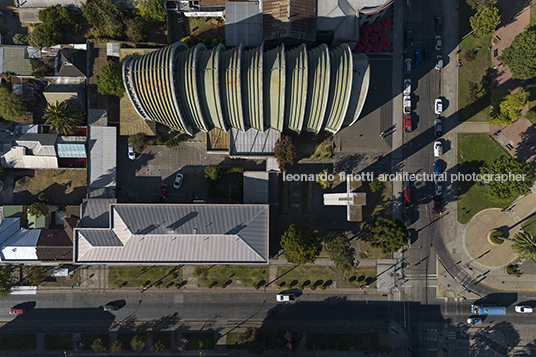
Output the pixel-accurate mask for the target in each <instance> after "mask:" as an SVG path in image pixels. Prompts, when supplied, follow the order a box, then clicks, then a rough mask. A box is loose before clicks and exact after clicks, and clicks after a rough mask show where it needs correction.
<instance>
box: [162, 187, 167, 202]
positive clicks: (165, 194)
mask: <svg viewBox="0 0 536 357" xmlns="http://www.w3.org/2000/svg"><path fill="white" fill-rule="evenodd" d="M166 197H167V185H166V184H165V183H163V184H162V186H160V203H166Z"/></svg>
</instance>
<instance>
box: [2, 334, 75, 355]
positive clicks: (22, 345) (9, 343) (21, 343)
mask: <svg viewBox="0 0 536 357" xmlns="http://www.w3.org/2000/svg"><path fill="white" fill-rule="evenodd" d="M35 347H36V339H35V334H33V333H32V334H18V333H16V334H1V335H0V350H10V351H26V350H34V349H35ZM70 348H72V345H71V347H70Z"/></svg>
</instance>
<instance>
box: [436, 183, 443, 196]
mask: <svg viewBox="0 0 536 357" xmlns="http://www.w3.org/2000/svg"><path fill="white" fill-rule="evenodd" d="M435 194H436V196H441V195H442V194H443V184H442V183H441V181H439V180H435Z"/></svg>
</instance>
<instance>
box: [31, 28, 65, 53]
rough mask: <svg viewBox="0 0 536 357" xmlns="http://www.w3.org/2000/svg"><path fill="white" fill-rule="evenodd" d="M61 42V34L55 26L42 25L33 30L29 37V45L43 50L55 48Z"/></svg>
mask: <svg viewBox="0 0 536 357" xmlns="http://www.w3.org/2000/svg"><path fill="white" fill-rule="evenodd" d="M60 40H61V33H60V32H57V31H56V30H55V29H54V27H53V26H51V25H46V24H41V25H39V26H37V27H36V28H34V29H33V31H32V32H30V34H29V35H28V43H29V45H30V46H32V47H36V48H42V47H50V46H54V45H55V44H56V43H58V41H60Z"/></svg>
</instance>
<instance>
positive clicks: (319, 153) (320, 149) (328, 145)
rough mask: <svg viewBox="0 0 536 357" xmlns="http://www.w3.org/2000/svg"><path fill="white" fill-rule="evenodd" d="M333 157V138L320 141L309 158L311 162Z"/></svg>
mask: <svg viewBox="0 0 536 357" xmlns="http://www.w3.org/2000/svg"><path fill="white" fill-rule="evenodd" d="M332 157H333V136H330V137H328V138H327V139H326V140H324V141H322V142H321V143H320V144H318V145H317V147H316V148H315V152H314V153H313V155H311V156H310V157H309V159H311V160H321V159H331V158H332Z"/></svg>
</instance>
